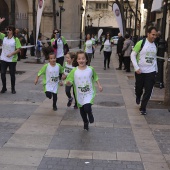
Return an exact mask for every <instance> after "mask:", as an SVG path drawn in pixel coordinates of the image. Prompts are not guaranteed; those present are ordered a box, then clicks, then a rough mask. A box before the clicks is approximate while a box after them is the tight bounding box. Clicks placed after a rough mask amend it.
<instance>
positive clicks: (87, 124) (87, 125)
mask: <svg viewBox="0 0 170 170" xmlns="http://www.w3.org/2000/svg"><path fill="white" fill-rule="evenodd" d="M84 130H87V131H88V130H89V123H84Z"/></svg>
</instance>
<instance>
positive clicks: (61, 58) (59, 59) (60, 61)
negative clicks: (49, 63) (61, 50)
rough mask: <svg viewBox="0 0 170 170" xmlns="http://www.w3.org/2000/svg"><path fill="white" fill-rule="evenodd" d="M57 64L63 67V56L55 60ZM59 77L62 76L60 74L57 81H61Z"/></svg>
mask: <svg viewBox="0 0 170 170" xmlns="http://www.w3.org/2000/svg"><path fill="white" fill-rule="evenodd" d="M56 62H57V63H59V64H60V65H61V66H62V67H63V63H64V56H63V57H60V58H57V61H56ZM61 77H62V74H61V73H60V74H59V79H60V80H61Z"/></svg>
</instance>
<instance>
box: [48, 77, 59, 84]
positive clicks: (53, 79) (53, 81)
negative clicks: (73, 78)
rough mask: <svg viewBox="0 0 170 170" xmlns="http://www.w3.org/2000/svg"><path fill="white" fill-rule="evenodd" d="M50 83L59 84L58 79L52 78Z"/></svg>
mask: <svg viewBox="0 0 170 170" xmlns="http://www.w3.org/2000/svg"><path fill="white" fill-rule="evenodd" d="M50 82H51V83H56V82H58V77H51V80H50Z"/></svg>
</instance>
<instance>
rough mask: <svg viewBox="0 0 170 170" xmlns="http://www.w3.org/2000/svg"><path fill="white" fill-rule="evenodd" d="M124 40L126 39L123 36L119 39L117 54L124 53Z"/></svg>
mask: <svg viewBox="0 0 170 170" xmlns="http://www.w3.org/2000/svg"><path fill="white" fill-rule="evenodd" d="M124 40H125V39H124V38H123V37H122V36H121V37H119V39H118V42H117V54H118V53H122V49H123V43H124Z"/></svg>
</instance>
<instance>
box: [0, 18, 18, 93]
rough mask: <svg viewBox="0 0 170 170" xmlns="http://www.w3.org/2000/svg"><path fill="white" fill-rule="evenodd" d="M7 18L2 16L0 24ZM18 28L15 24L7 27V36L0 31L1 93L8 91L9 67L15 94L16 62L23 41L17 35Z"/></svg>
mask: <svg viewBox="0 0 170 170" xmlns="http://www.w3.org/2000/svg"><path fill="white" fill-rule="evenodd" d="M4 20H5V18H0V24H1V23H2V22H3V21H4ZM15 31H16V29H15V27H14V26H12V25H11V26H8V27H7V36H5V34H3V33H1V32H0V39H1V40H3V41H2V53H1V80H2V86H3V87H2V90H1V93H5V92H6V91H7V88H6V71H7V68H8V67H9V73H10V76H11V93H12V94H15V93H16V90H15V72H16V64H17V60H18V55H17V54H18V53H19V52H20V49H21V43H20V41H19V39H18V38H17V37H16V35H15V33H16V32H15Z"/></svg>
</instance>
